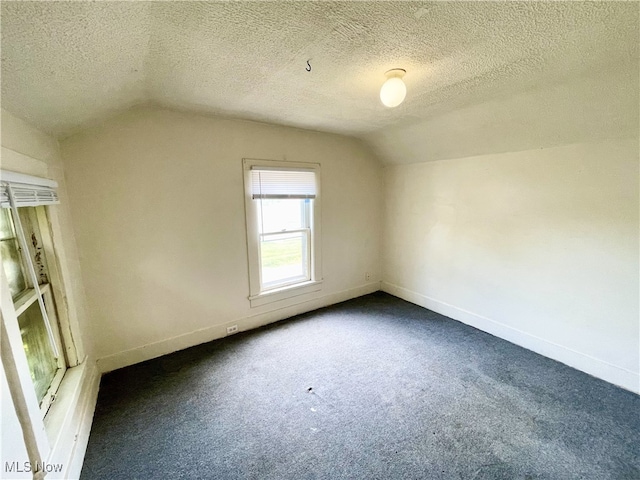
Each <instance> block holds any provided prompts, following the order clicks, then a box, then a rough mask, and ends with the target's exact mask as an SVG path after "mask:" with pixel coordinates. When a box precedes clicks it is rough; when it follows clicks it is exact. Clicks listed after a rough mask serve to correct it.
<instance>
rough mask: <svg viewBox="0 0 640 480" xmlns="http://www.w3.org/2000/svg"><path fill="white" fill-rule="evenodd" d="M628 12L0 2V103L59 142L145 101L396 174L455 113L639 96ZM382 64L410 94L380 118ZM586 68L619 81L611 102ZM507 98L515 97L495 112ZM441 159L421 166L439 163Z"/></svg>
mask: <svg viewBox="0 0 640 480" xmlns="http://www.w3.org/2000/svg"><path fill="white" fill-rule="evenodd" d="M639 5H640V4H638V3H637V2H630V3H609V2H601V3H598V2H549V3H542V2H524V3H520V2H496V3H484V2H471V3H468V2H432V3H430V2H415V3H414V2H252V3H249V2H238V3H235V2H224V3H214V2H6V1H4V2H2V31H1V34H2V106H3V108H5V109H7V110H9V111H10V112H12V113H14V114H15V115H17V116H19V117H22V118H24V119H25V120H27V121H29V122H31V123H32V124H34V125H36V126H38V127H40V128H42V129H43V130H45V131H47V132H49V133H52V134H54V135H57V136H62V137H64V136H66V135H69V134H71V133H73V132H74V131H76V130H78V129H80V128H82V127H83V126H84V125H86V124H88V123H93V122H96V121H99V120H101V119H103V118H105V117H106V116H109V115H113V114H114V113H115V112H119V111H121V110H124V109H126V108H129V107H131V106H132V105H136V104H145V103H155V104H160V105H165V106H170V107H176V108H181V109H189V110H196V111H202V112H211V113H216V114H223V115H228V116H234V117H241V118H248V119H255V120H261V121H267V122H273V123H279V124H284V125H293V126H298V127H303V128H310V129H314V130H321V131H330V132H338V133H344V134H349V135H355V136H359V137H362V138H365V139H367V140H368V141H369V142H370V143H371V144H372V145H373V146H374V147H375V148H376V150H378V151H379V152H380V153H381V155H383V156H384V157H385V158H386V159H387V160H388V161H392V162H393V161H397V160H398V159H397V158H395V159H394V158H392V157H394V153H393V152H394V149H395V148H396V146H395V144H396V143H399V142H402V143H403V144H404V143H408V144H416V145H417V144H420V141H422V140H421V138H422V137H421V136H424V135H425V132H427V133H429V134H433V135H435V134H438V135H439V133H438V132H439V130H438V129H439V128H444V127H442V125H445V126H446V125H447V118H449V120H448V121H449V122H452V121H454V119H455V118H457V117H456V115H458V114H457V113H456V112H463V113H464V112H471V113H467V117H464V115H463V117H464V118H466V119H467V120H468V121H469V122H470V123H469V124H468V125H467V124H465V123H464V122H465V121H467V120H464V119H463V120H461V121H462V122H463V124H464V125H465V126H468V128H475V127H477V126H478V125H476V124H477V123H478V122H480V123H482V122H485V123H486V122H488V121H491V119H490V118H480V119H478V118H476V117H477V116H478V115H477V114H474V113H473V109H474V106H478V105H487V106H488V107H489V108H491V106H492V105H493V108H496V112H497V113H499V114H502V115H506V117H504V118H501V119H500V122H502V123H504V124H509V123H510V119H509V118H508V116H509V115H514V114H517V113H518V110H519V109H520V108H529V110H528V112H529V114H528V115H529V117H527V118H525V119H522V118H520V117H522V115H521V114H520V117H517V115H516V118H517V119H518V118H519V120H518V121H520V122H534V123H535V122H536V121H538V122H540V121H542V120H543V115H547V116H548V115H549V114H550V113H553V112H552V110H553V105H549V106H547V107H545V108H544V109H541V111H540V112H537V111H536V108H537V107H536V105H537V102H535V98H536V93H535V92H537V91H538V92H539V91H543V90H545V89H549V90H550V91H555V90H554V89H557V88H558V87H557V86H558V85H571V84H572V83H573V82H575V83H576V85H578V89H580V88H581V89H582V90H581V91H580V93H579V94H577V97H576V101H580V102H584V101H589V99H593V98H596V97H597V100H598V101H600V102H601V103H602V102H605V101H606V102H609V103H611V102H613V104H615V105H617V103H620V101H619V98H621V95H623V94H624V95H629V94H631V100H632V101H633V99H634V98H636V99H637V86H638V85H637V83H638V82H637V70H638V11H639ZM309 59H310V63H311V66H312V70H311V72H307V71H306V68H305V67H307V60H309ZM393 67H401V68H404V69H406V70H407V74H406V76H405V82H406V84H407V89H408V94H407V98H406V101H405V102H404V103H403V104H402V105H401V106H400V107H398V108H396V109H386V108H385V107H383V106H382V105H381V103H380V101H379V98H378V92H379V89H380V86H381V84H382V82H383V81H384V72H385V71H386V70H388V69H390V68H393ZM594 72H614V73H615V74H616V75H617V77H621V76H622V78H623V80H622V93H620V92H618V93H616V92H611V91H609V90H610V89H609V88H607V87H606V85H607V82H608V79H606V78H603V75H602V74H594ZM594 75H595V76H596V77H597V78H598V79H599V80H598V81H599V82H600V83H598V84H597V85H592V86H591V87H590V86H589V85H590V84H589V80H588V79H589V78H591V77H593V76H594ZM585 79H586V80H585ZM634 80H635V85H634V84H633V81H634ZM596 83H597V82H596ZM629 85H631V89H630V87H629ZM625 89H626V90H625ZM567 91H568V92H569V93H570V94H572V92H573V89H572V88H571V87H567ZM531 92H533V93H531ZM602 93H604V95H605V98H604V100H603V99H602V97H601V95H600V94H602ZM527 95H529V97H527ZM612 95H613V96H615V95H618V96H617V97H615V98H613V99H612V98H610V97H611V96H612ZM507 98H512V99H518V98H520V99H521V100H520V101H515V103H513V104H512V105H511V107H503V108H502V110H501V107H499V105H501V102H503V103H504V99H507ZM527 99H528V100H527ZM636 103H637V102H636ZM496 105H498V107H496ZM563 107H564V108H569V109H571V108H572V105H571V103H570V104H569V105H563ZM550 108H551V111H550V110H549V109H550ZM602 108H604V107H602ZM602 108H595V110H594V112H593V113H594V114H596V115H597V114H599V113H601V110H602ZM634 108H635V107H634ZM487 111H490V110H487ZM582 113H584V112H582ZM452 115H453V116H452ZM461 115H462V114H461ZM469 115H470V116H469ZM474 115H475V117H474ZM629 115H631V116H632V115H633V111H632V110H631V109H629V111H628V112H627V117H629ZM623 117H624V115H623ZM627 117H624V118H623V119H622V120H621V123H623V124H624V125H623V128H627V129H628V128H629V125H628V124H629V121H628V120H629V118H630V117H629V118H627ZM443 119H444V120H443ZM433 122H435V124H433ZM443 122H444V123H443ZM474 122H475V123H474ZM433 125H435V126H433ZM439 125H440V126H439ZM587 127H588V128H587V132H590V130H592V129H595V128H596V125H595V124H594V125H588V126H587ZM555 128H556V127H553V130H554V131H555ZM434 132H435V133H434ZM496 133H497V131H496ZM552 133H553V132H552ZM543 134H544V135H546V133H544V132H543V133H540V135H543ZM586 134H588V133H585V135H586ZM385 138H386V139H388V141H387V143H385V144H381V143H380V141H384V139H385ZM379 139H383V140H379ZM452 141H453V142H454V143H455V139H453V140H452ZM542 143H545V142H542ZM546 143H549V142H546ZM551 143H552V142H551ZM443 148H444V150H446V151H445V152H439V151H438V149H437V148H436V149H435V150H434V149H432V151H431V154H430V157H429V158H426V159H434V158H446V157H447V156H451V154H452V149H451V148H449V149H448V150H447V148H446V147H443ZM491 148H493V147H491ZM504 148H507V149H512V148H517V146H505V147H504ZM498 149H500V148H498ZM454 150H455V149H454ZM463 150H464V149H463ZM481 150H482V148H480V149H478V148H470V149H469V151H464V152H462V153H465V154H469V153H470V154H473V153H478V152H479V151H480V153H482V152H481ZM456 154H458V153H456ZM414 157H415V155H414ZM414 157H412V158H414ZM423 160H425V159H423ZM412 161H420V158H418V157H416V158H415V159H414V160H412Z"/></svg>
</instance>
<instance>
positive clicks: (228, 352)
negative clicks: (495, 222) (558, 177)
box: [82, 293, 640, 480]
mask: <svg viewBox="0 0 640 480" xmlns="http://www.w3.org/2000/svg"><path fill="white" fill-rule="evenodd" d="M639 412H640V397H638V396H637V395H635V394H633V393H630V392H627V391H625V390H622V389H619V388H616V387H614V386H612V385H610V384H608V383H606V382H603V381H600V380H597V379H595V378H593V377H590V376H588V375H586V374H583V373H581V372H578V371H576V370H573V369H571V368H569V367H567V366H564V365H562V364H560V363H557V362H555V361H553V360H549V359H547V358H545V357H542V356H540V355H537V354H535V353H532V352H530V351H528V350H525V349H523V348H520V347H517V346H515V345H512V344H510V343H508V342H506V341H504V340H500V339H498V338H495V337H492V336H491V335H488V334H486V333H483V332H480V331H478V330H476V329H474V328H471V327H468V326H466V325H463V324H461V323H459V322H456V321H453V320H451V319H448V318H446V317H443V316H441V315H438V314H436V313H433V312H430V311H428V310H425V309H423V308H421V307H418V306H415V305H412V304H410V303H407V302H404V301H402V300H399V299H397V298H395V297H392V296H390V295H387V294H383V293H376V294H372V295H367V296H365V297H361V298H358V299H355V300H351V301H349V302H345V303H342V304H339V305H334V306H332V307H329V308H325V309H321V310H317V311H315V312H311V313H308V314H305V315H300V316H298V317H295V318H293V319H290V320H287V321H284V322H280V323H278V324H275V325H270V326H268V327H265V328H262V329H259V330H254V331H252V332H247V333H242V334H238V335H235V336H232V337H229V338H226V339H222V340H217V341H214V342H211V343H208V344H205V345H201V346H198V347H194V348H190V349H188V350H184V351H181V352H177V353H174V354H172V355H167V356H165V357H162V358H159V359H156V360H151V361H148V362H145V363H142V364H138V365H134V366H132V367H128V368H125V369H122V370H118V371H116V372H112V373H110V374H108V375H105V376H104V377H103V379H102V383H101V387H100V394H99V399H98V405H97V409H96V414H95V419H94V423H93V428H92V431H91V437H90V439H89V446H88V449H87V454H86V458H85V462H84V467H83V470H82V479H87V480H95V479H136V478H139V479H176V478H192V479H196V478H216V479H246V478H252V479H296V480H297V479H343V478H353V479H356V478H357V479H395V478H398V479H404V478H407V479H412V478H415V479H417V478H427V479H562V480H567V479H578V478H584V479H589V480H593V479H616V480H620V479H640V458H639V457H640V416H639Z"/></svg>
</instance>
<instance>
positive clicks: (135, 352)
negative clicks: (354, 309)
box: [98, 282, 380, 373]
mask: <svg viewBox="0 0 640 480" xmlns="http://www.w3.org/2000/svg"><path fill="white" fill-rule="evenodd" d="M378 290H380V282H371V283H368V284H366V285H362V286H360V287H356V288H352V289H349V290H343V291H341V292H337V293H331V294H328V295H324V296H321V297H315V298H312V299H310V300H307V301H302V302H300V303H297V304H295V305H288V306H285V307H283V308H277V309H274V310H270V311H268V312H264V313H259V314H256V315H251V316H248V317H243V318H238V319H234V320H231V321H228V322H225V323H222V324H218V325H214V326H211V327H207V328H203V329H200V330H196V331H193V332H189V333H185V334H182V335H178V336H176V337H172V338H168V339H166V340H162V341H159V342H155V343H151V344H148V345H143V346H141V347H137V348H133V349H130V350H125V351H123V352H118V353H115V354H113V355H109V356H106V357H102V358H100V359H98V368H99V369H100V371H101V372H102V373H106V372H110V371H112V370H117V369H118V368H123V367H127V366H129V365H134V364H136V363H140V362H144V361H145V360H151V359H152V358H157V357H161V356H162V355H166V354H168V353H173V352H177V351H178V350H184V349H185V348H189V347H193V346H195V345H199V344H202V343H207V342H210V341H212V340H216V339H219V338H223V337H226V336H227V327H228V326H231V325H237V326H238V331H239V332H244V331H247V330H252V329H254V328H258V327H261V326H263V325H268V324H270V323H273V322H277V321H279V320H284V319H285V318H289V317H292V316H294V315H299V314H301V313H306V312H310V311H311V310H316V309H318V308H322V307H327V306H329V305H333V304H335V303H339V302H344V301H345V300H350V299H352V298H356V297H360V296H362V295H367V294H369V293H373V292H376V291H378Z"/></svg>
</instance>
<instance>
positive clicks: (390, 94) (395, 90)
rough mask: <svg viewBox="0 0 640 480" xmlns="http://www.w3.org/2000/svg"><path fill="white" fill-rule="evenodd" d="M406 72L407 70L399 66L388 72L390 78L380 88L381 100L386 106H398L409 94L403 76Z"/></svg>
mask: <svg viewBox="0 0 640 480" xmlns="http://www.w3.org/2000/svg"><path fill="white" fill-rule="evenodd" d="M404 74H405V71H404V70H402V69H399V68H397V69H393V70H389V71H388V72H387V76H388V77H389V79H388V80H387V81H386V82H384V84H383V85H382V88H381V89H380V100H381V101H382V103H383V105H384V106H385V107H389V108H393V107H397V106H398V105H400V104H401V103H402V102H403V101H404V97H406V96H407V87H406V86H405V84H404V82H403V81H402V78H401V77H402V76H403V75H404Z"/></svg>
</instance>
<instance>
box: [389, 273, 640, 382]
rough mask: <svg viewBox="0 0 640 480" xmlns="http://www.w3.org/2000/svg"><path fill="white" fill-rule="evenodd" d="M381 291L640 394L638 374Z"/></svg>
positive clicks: (427, 301) (432, 303)
mask: <svg viewBox="0 0 640 480" xmlns="http://www.w3.org/2000/svg"><path fill="white" fill-rule="evenodd" d="M381 289H382V291H384V292H387V293H389V294H391V295H394V296H396V297H399V298H402V299H403V300H406V301H408V302H411V303H415V304H416V305H419V306H421V307H424V308H428V309H429V310H432V311H434V312H436V313H439V314H441V315H444V316H446V317H449V318H452V319H454V320H458V321H460V322H462V323H465V324H467V325H471V326H472V327H475V328H477V329H479V330H482V331H484V332H487V333H490V334H491V335H495V336H496V337H499V338H502V339H504V340H507V341H509V342H511V343H515V344H516V345H519V346H521V347H524V348H526V349H528V350H532V351H534V352H536V353H539V354H540V355H544V356H545V357H549V358H551V359H553V360H557V361H558V362H561V363H564V364H565V365H569V366H570V367H573V368H575V369H577V370H580V371H582V372H585V373H588V374H589V375H593V376H594V377H597V378H600V379H602V380H605V381H607V382H609V383H612V384H614V385H617V386H619V387H622V388H624V389H626V390H630V391H632V392H634V393H640V374H638V373H636V372H633V371H631V370H627V369H626V368H623V367H619V366H617V365H613V364H611V363H609V362H606V361H604V360H600V359H598V358H595V357H592V356H591V355H587V354H585V353H581V352H578V351H576V350H572V349H571V348H567V347H565V346H562V345H559V344H556V343H553V342H550V341H549V340H545V339H543V338H540V337H537V336H535V335H531V334H530V333H527V332H523V331H522V330H518V329H516V328H513V327H510V326H508V325H505V324H503V323H500V322H497V321H495V320H492V319H490V318H487V317H483V316H482V315H477V314H475V313H473V312H469V311H467V310H464V309H462V308H458V307H455V306H453V305H450V304H448V303H445V302H441V301H439V300H436V299H434V298H431V297H427V296H426V295H422V294H420V293H417V292H414V291H412V290H408V289H406V288H403V287H400V286H398V285H393V284H391V283H387V282H382V284H381Z"/></svg>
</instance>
